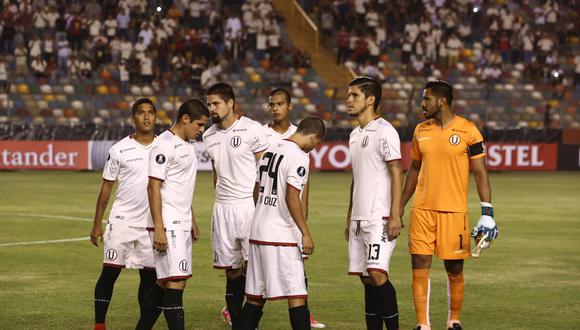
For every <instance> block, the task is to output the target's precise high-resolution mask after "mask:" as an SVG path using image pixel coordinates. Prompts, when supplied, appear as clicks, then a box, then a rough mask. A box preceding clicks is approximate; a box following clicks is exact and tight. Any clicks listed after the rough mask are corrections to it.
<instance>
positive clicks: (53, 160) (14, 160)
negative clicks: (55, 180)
mask: <svg viewBox="0 0 580 330" xmlns="http://www.w3.org/2000/svg"><path fill="white" fill-rule="evenodd" d="M0 169H1V170H86V169H89V157H88V143H87V141H0Z"/></svg>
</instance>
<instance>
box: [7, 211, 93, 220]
mask: <svg viewBox="0 0 580 330" xmlns="http://www.w3.org/2000/svg"><path fill="white" fill-rule="evenodd" d="M4 215H15V216H19V217H37V218H47V219H57V220H68V221H83V222H91V221H93V219H89V218H79V217H69V216H66V215H50V214H37V213H4Z"/></svg>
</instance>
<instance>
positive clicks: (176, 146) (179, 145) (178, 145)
mask: <svg viewBox="0 0 580 330" xmlns="http://www.w3.org/2000/svg"><path fill="white" fill-rule="evenodd" d="M182 145H183V143H180V144H176V145H174V146H173V148H175V149H177V148H179V147H181V146H182Z"/></svg>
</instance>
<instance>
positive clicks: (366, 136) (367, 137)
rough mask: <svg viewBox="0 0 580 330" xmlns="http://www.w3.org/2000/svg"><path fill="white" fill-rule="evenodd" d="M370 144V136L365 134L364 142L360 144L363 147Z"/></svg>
mask: <svg viewBox="0 0 580 330" xmlns="http://www.w3.org/2000/svg"><path fill="white" fill-rule="evenodd" d="M368 145H369V136H368V135H365V136H364V137H363V139H362V143H361V144H360V146H361V147H362V148H366V147H367V146H368Z"/></svg>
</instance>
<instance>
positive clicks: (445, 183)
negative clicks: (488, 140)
mask: <svg viewBox="0 0 580 330" xmlns="http://www.w3.org/2000/svg"><path fill="white" fill-rule="evenodd" d="M482 142H483V137H482V136H481V133H480V132H479V130H478V129H477V127H475V125H474V124H473V123H472V122H470V121H468V120H467V119H465V118H463V117H460V116H457V115H456V116H455V118H454V119H453V121H452V122H451V123H450V124H449V126H448V127H446V128H445V129H442V128H441V126H439V125H438V124H437V122H436V121H435V120H433V119H431V120H428V121H425V122H423V123H421V124H419V125H417V127H416V128H415V132H414V133H413V147H412V150H411V154H412V157H413V160H416V161H421V162H422V164H421V171H420V172H419V179H418V183H417V188H416V190H415V198H414V200H413V207H416V208H420V209H428V210H436V211H444V212H464V213H467V189H468V185H469V166H470V159H476V158H480V157H483V156H485V153H484V151H483V144H482ZM470 150H471V154H470Z"/></svg>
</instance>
